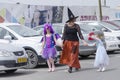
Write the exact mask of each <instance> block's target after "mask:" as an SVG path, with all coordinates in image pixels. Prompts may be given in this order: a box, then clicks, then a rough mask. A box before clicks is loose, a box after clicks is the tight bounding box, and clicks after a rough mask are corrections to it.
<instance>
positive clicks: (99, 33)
mask: <svg viewBox="0 0 120 80" xmlns="http://www.w3.org/2000/svg"><path fill="white" fill-rule="evenodd" d="M94 34H95V35H97V37H98V38H100V39H102V38H103V36H104V34H103V33H102V32H98V31H97V32H95V33H94Z"/></svg>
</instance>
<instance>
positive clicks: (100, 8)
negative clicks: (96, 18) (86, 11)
mask: <svg viewBox="0 0 120 80" xmlns="http://www.w3.org/2000/svg"><path fill="white" fill-rule="evenodd" d="M99 12H100V21H102V7H101V0H99Z"/></svg>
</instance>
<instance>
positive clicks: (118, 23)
mask: <svg viewBox="0 0 120 80" xmlns="http://www.w3.org/2000/svg"><path fill="white" fill-rule="evenodd" d="M111 22H113V23H115V24H117V25H118V26H120V21H111Z"/></svg>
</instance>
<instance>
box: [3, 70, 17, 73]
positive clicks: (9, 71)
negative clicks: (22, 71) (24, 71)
mask: <svg viewBox="0 0 120 80" xmlns="http://www.w3.org/2000/svg"><path fill="white" fill-rule="evenodd" d="M15 71H17V69H13V70H5V72H6V73H14V72H15Z"/></svg>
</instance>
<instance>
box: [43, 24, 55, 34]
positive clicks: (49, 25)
mask: <svg viewBox="0 0 120 80" xmlns="http://www.w3.org/2000/svg"><path fill="white" fill-rule="evenodd" d="M47 28H49V30H50V33H52V34H54V30H53V28H52V25H51V24H49V23H46V24H44V35H46V34H47Z"/></svg>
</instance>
